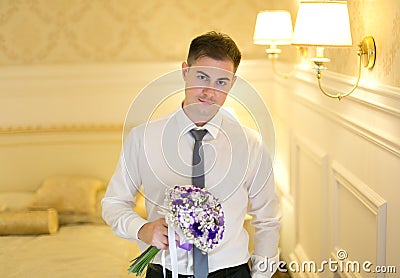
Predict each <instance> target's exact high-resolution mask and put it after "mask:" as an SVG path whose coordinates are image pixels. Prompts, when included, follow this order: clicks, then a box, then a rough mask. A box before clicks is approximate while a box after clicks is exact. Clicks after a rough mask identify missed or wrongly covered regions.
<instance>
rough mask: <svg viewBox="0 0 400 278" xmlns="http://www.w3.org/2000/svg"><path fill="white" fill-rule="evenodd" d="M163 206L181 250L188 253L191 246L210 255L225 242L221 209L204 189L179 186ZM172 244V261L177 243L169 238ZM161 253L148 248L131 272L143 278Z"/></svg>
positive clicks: (169, 226)
mask: <svg viewBox="0 0 400 278" xmlns="http://www.w3.org/2000/svg"><path fill="white" fill-rule="evenodd" d="M164 202H165V206H166V210H167V211H166V216H165V219H166V221H167V223H168V235H169V237H171V235H172V236H173V237H174V235H175V232H176V233H178V234H179V236H180V239H181V240H180V241H181V244H179V245H178V247H180V248H182V249H185V250H188V251H189V250H190V249H191V248H192V245H195V246H196V247H197V248H198V249H200V250H201V251H202V252H204V253H207V252H209V251H211V250H213V249H214V248H215V247H216V246H217V245H218V243H219V242H220V241H221V240H222V238H223V235H224V230H225V223H224V212H223V211H222V206H221V204H220V203H219V201H218V199H217V198H215V197H214V196H213V195H212V194H211V193H210V192H208V191H206V190H205V189H204V188H198V187H195V186H193V185H176V186H174V187H173V188H169V189H167V192H166V196H165V200H164ZM182 237H183V240H182ZM169 241H170V242H173V244H170V253H171V260H172V257H173V256H172V255H173V253H174V252H173V251H176V250H175V248H176V247H175V246H174V240H171V238H169ZM182 242H184V243H183V244H182ZM159 251H160V250H159V249H157V248H156V247H154V246H150V247H149V248H147V249H146V250H145V251H144V252H143V253H142V254H141V255H140V256H139V257H137V258H135V259H133V260H132V264H131V266H130V267H129V269H128V272H130V273H135V274H137V275H141V274H142V273H143V271H144V270H145V269H146V267H147V265H148V264H149V263H150V262H151V261H152V260H153V258H154V257H155V256H156V255H157V253H158V252H159ZM172 264H173V262H172ZM173 268H174V267H173Z"/></svg>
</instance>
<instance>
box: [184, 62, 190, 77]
mask: <svg viewBox="0 0 400 278" xmlns="http://www.w3.org/2000/svg"><path fill="white" fill-rule="evenodd" d="M188 71H189V65H188V64H187V63H186V62H183V63H182V77H183V80H184V81H186V76H187V73H188Z"/></svg>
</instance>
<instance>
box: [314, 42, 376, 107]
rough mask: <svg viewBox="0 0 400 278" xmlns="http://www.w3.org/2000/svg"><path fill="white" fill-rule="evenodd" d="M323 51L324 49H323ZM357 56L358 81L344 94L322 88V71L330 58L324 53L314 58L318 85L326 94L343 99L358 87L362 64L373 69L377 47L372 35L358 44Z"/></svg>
mask: <svg viewBox="0 0 400 278" xmlns="http://www.w3.org/2000/svg"><path fill="white" fill-rule="evenodd" d="M322 53H323V51H322ZM357 56H358V74H357V82H356V84H355V85H354V86H353V88H352V89H351V90H350V91H349V92H347V93H344V94H341V93H337V94H331V93H328V92H327V91H325V90H324V89H323V88H322V85H321V78H322V71H323V70H324V69H326V67H325V66H324V63H325V62H328V61H329V59H327V58H324V57H323V55H321V56H319V57H317V58H314V59H312V60H313V61H314V64H315V69H316V71H317V73H316V77H317V79H318V87H319V89H320V90H321V91H322V92H323V93H324V94H325V95H326V96H328V97H331V98H337V99H339V100H341V99H342V98H344V97H346V96H348V95H350V94H351V93H352V92H354V90H355V89H356V88H357V87H358V83H359V82H360V77H361V66H364V67H365V68H367V69H371V68H373V67H374V65H375V59H376V48H375V41H374V38H373V37H372V36H367V37H365V38H364V39H363V40H362V41H361V42H360V43H359V44H358V51H357Z"/></svg>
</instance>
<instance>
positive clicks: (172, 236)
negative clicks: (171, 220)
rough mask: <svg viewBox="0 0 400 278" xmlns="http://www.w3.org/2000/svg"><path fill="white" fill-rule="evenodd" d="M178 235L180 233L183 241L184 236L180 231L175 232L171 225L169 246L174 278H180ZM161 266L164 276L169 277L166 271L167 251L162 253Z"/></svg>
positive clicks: (169, 227) (169, 228)
mask: <svg viewBox="0 0 400 278" xmlns="http://www.w3.org/2000/svg"><path fill="white" fill-rule="evenodd" d="M176 233H178V234H179V237H180V239H182V235H181V234H180V233H179V232H178V231H175V229H174V228H172V227H171V226H170V225H168V245H169V256H170V259H171V272H172V278H178V273H179V269H178V252H177V247H176ZM161 264H162V266H163V276H164V277H167V276H166V270H165V250H163V252H162V256H161Z"/></svg>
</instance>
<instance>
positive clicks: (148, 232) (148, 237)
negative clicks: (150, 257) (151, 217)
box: [138, 218, 168, 250]
mask: <svg viewBox="0 0 400 278" xmlns="http://www.w3.org/2000/svg"><path fill="white" fill-rule="evenodd" d="M138 237H139V239H140V240H141V241H144V242H145V243H147V244H149V245H152V246H155V247H157V248H158V249H160V250H166V249H168V225H167V222H165V218H159V219H157V220H155V221H153V222H149V223H146V224H144V225H143V226H142V228H140V230H139V232H138Z"/></svg>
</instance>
